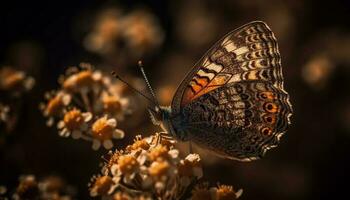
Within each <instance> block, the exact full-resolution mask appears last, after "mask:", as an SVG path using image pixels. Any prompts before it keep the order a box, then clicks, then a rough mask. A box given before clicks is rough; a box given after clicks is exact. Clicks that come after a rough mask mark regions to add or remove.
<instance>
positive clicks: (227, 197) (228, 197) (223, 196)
mask: <svg viewBox="0 0 350 200" xmlns="http://www.w3.org/2000/svg"><path fill="white" fill-rule="evenodd" d="M216 197H217V199H218V200H233V199H237V197H236V193H235V191H234V190H233V187H232V186H229V185H220V186H219V187H218V189H217V192H216Z"/></svg>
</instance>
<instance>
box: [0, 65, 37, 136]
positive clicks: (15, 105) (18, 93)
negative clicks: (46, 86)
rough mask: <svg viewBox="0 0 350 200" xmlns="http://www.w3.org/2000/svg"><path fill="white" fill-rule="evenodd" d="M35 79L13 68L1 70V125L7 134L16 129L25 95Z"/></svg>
mask: <svg viewBox="0 0 350 200" xmlns="http://www.w3.org/2000/svg"><path fill="white" fill-rule="evenodd" d="M34 83H35V81H34V78H32V77H30V76H27V75H26V74H25V73H24V72H23V71H18V70H15V69H14V68H12V67H8V66H7V67H3V68H1V69H0V96H1V102H0V125H1V126H4V128H5V130H6V131H7V132H11V131H12V129H13V128H14V127H15V124H16V122H17V118H18V116H17V115H18V111H19V110H18V109H19V107H20V106H19V104H21V101H20V100H21V97H22V96H23V94H24V93H25V92H27V91H29V90H31V89H32V88H33V86H34Z"/></svg>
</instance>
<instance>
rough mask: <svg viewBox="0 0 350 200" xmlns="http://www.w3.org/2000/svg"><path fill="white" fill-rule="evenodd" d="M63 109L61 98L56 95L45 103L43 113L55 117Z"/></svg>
mask: <svg viewBox="0 0 350 200" xmlns="http://www.w3.org/2000/svg"><path fill="white" fill-rule="evenodd" d="M63 107H64V103H63V101H62V98H61V97H60V96H58V95H57V96H55V97H54V98H52V99H50V101H49V102H48V103H47V106H46V109H45V112H46V113H47V115H49V116H53V115H57V114H59V112H60V111H61V110H62V109H63Z"/></svg>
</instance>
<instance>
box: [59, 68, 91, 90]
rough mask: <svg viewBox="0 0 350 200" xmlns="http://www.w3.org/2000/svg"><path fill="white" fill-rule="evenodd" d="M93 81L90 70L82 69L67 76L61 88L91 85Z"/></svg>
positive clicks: (70, 88)
mask: <svg viewBox="0 0 350 200" xmlns="http://www.w3.org/2000/svg"><path fill="white" fill-rule="evenodd" d="M93 82H94V79H93V76H92V71H91V70H84V71H81V72H79V73H77V74H73V75H71V76H69V77H68V78H67V79H66V80H65V81H64V82H63V88H64V89H66V90H72V89H74V88H80V87H84V86H91V85H92V84H93Z"/></svg>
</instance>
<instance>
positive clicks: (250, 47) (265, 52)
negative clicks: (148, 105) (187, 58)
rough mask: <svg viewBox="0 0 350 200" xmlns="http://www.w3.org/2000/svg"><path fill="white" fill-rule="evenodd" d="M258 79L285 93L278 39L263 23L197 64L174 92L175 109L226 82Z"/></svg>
mask: <svg viewBox="0 0 350 200" xmlns="http://www.w3.org/2000/svg"><path fill="white" fill-rule="evenodd" d="M258 79H263V80H268V81H271V82H272V84H274V85H275V86H276V87H278V88H280V89H282V90H283V78H282V72H281V65H280V55H279V52H278V47H277V43H276V39H275V37H274V35H273V33H272V31H271V30H270V29H269V27H268V26H267V25H266V24H265V23H264V22H260V21H256V22H251V23H249V24H246V25H244V26H242V27H240V28H238V29H236V30H234V31H232V32H231V33H229V34H228V35H226V36H225V37H223V38H222V39H221V40H219V41H218V42H217V43H216V44H215V45H214V46H213V47H212V48H211V49H210V50H209V51H208V52H207V53H206V54H205V55H204V57H202V59H200V60H199V61H198V62H197V64H196V65H195V67H194V68H193V69H192V71H190V72H189V74H187V76H186V77H185V79H184V80H183V81H182V83H181V84H180V86H179V88H178V90H177V92H176V93H175V96H174V99H173V102H172V110H173V112H175V113H178V112H179V111H180V109H181V108H183V107H184V106H186V105H187V104H189V103H190V102H191V101H193V100H194V99H196V98H198V97H200V96H201V95H203V94H205V93H207V92H209V91H212V90H214V89H216V88H219V87H221V86H223V85H225V84H227V83H232V82H239V81H244V80H258Z"/></svg>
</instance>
